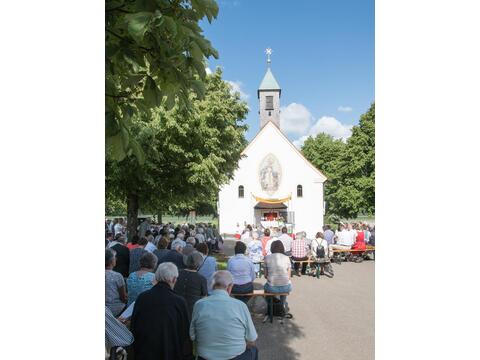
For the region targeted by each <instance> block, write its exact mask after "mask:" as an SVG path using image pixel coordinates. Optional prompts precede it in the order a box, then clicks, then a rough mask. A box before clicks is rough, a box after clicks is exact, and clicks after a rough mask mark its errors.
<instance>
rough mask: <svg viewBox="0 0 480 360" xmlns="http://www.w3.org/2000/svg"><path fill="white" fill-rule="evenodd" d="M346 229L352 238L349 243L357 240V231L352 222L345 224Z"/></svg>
mask: <svg viewBox="0 0 480 360" xmlns="http://www.w3.org/2000/svg"><path fill="white" fill-rule="evenodd" d="M347 231H348V233H349V234H350V236H351V238H352V243H351V245H353V244H355V241H356V240H357V231H356V230H354V229H353V227H352V224H347Z"/></svg>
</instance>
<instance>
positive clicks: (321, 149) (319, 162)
mask: <svg viewBox="0 0 480 360" xmlns="http://www.w3.org/2000/svg"><path fill="white" fill-rule="evenodd" d="M345 148H346V145H345V143H344V142H343V141H342V140H335V139H334V138H333V137H332V136H331V135H328V134H325V133H320V134H318V135H317V136H316V137H311V136H310V137H309V138H308V139H307V140H306V141H305V143H304V145H303V147H302V153H303V155H304V156H305V157H306V158H307V159H308V160H309V161H310V162H311V163H312V164H313V165H314V166H315V167H317V168H318V169H320V171H322V173H323V174H325V176H326V177H327V178H328V180H327V182H326V183H325V188H324V195H325V201H326V203H327V209H326V215H327V216H330V215H332V214H335V213H336V203H335V200H334V197H333V194H335V192H336V191H337V190H338V185H339V180H340V179H339V178H338V169H339V167H340V158H341V156H342V154H343V152H344V151H345Z"/></svg>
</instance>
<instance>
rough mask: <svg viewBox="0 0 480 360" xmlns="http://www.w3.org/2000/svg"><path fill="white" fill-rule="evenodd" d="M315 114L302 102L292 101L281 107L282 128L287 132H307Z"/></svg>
mask: <svg viewBox="0 0 480 360" xmlns="http://www.w3.org/2000/svg"><path fill="white" fill-rule="evenodd" d="M311 121H313V116H312V114H311V113H310V111H308V109H307V108H306V107H305V106H303V105H302V104H297V103H291V104H289V105H288V106H286V107H281V108H280V128H281V129H282V131H284V132H286V133H294V134H305V132H306V131H307V130H308V128H309V126H310V123H311Z"/></svg>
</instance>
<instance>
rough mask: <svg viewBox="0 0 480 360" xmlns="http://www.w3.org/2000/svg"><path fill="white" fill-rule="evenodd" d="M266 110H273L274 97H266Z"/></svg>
mask: <svg viewBox="0 0 480 360" xmlns="http://www.w3.org/2000/svg"><path fill="white" fill-rule="evenodd" d="M265 110H273V96H265Z"/></svg>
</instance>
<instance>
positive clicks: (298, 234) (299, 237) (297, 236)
mask: <svg viewBox="0 0 480 360" xmlns="http://www.w3.org/2000/svg"><path fill="white" fill-rule="evenodd" d="M304 237H305V236H304V233H303V231H300V232H297V233H296V234H295V240H302V239H303V238H304Z"/></svg>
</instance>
